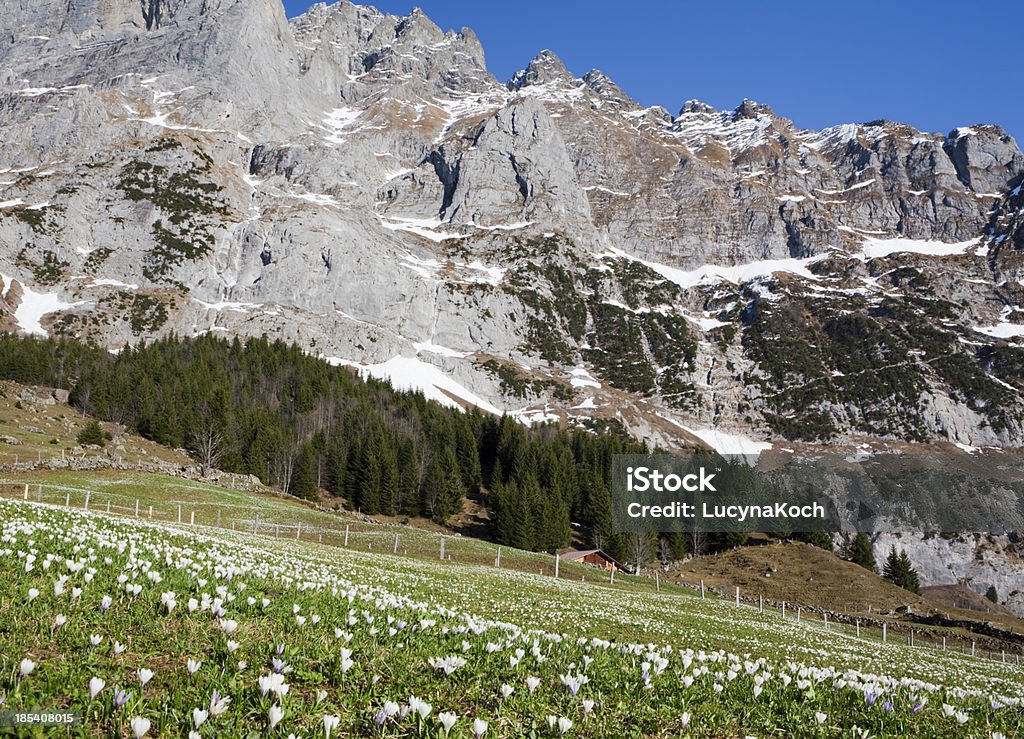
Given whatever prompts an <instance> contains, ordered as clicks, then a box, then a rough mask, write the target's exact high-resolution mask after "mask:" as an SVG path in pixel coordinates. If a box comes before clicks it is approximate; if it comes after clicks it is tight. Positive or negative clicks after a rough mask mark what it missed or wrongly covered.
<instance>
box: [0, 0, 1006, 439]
mask: <svg viewBox="0 0 1024 739" xmlns="http://www.w3.org/2000/svg"><path fill="white" fill-rule="evenodd" d="M0 30H2V31H3V33H2V34H0V107H2V110H3V114H2V115H3V126H2V127H0V144H2V146H0V274H2V275H3V282H4V286H3V290H2V292H0V298H2V301H0V315H2V321H3V322H4V325H5V326H6V327H7V328H15V327H20V328H21V329H23V330H26V331H32V332H35V333H40V334H42V333H47V334H50V335H69V336H89V337H93V338H95V339H97V340H98V341H101V342H103V343H105V344H106V345H108V346H109V347H110V348H111V349H116V348H118V347H120V346H123V345H124V344H125V343H128V342H137V341H141V340H145V339H147V338H150V337H153V336H157V335H161V334H164V333H167V332H171V331H175V332H178V333H192V332H209V331H215V332H224V333H227V334H235V335H241V336H254V335H256V336H258V335H263V334H266V335H269V336H279V337H281V338H284V339H286V340H290V341H295V342H298V343H300V344H301V345H303V346H304V347H306V348H307V349H308V350H309V351H310V352H312V353H314V354H317V355H321V356H324V357H327V358H331V359H332V361H336V362H339V363H347V364H352V365H357V366H360V367H363V368H365V370H366V371H367V372H369V373H371V374H374V375H377V376H388V377H391V378H393V380H394V382H395V383H396V385H399V386H402V387H421V388H423V389H424V390H425V391H426V392H427V393H428V395H430V396H431V397H435V398H437V399H439V400H441V401H442V402H447V403H456V404H464V405H465V404H472V405H477V406H480V407H482V408H485V409H487V410H491V411H495V412H498V411H512V412H516V413H518V414H519V415H520V416H521V417H522V418H523V419H524V420H526V421H531V420H549V419H555V418H559V419H564V420H567V421H569V422H572V423H580V424H603V423H607V422H609V421H612V422H616V421H617V422H621V423H622V424H624V425H625V426H626V427H627V428H629V429H631V430H633V431H634V432H635V433H637V434H638V435H641V436H644V437H646V438H649V439H651V440H654V441H656V442H659V443H662V444H666V445H678V444H682V443H692V442H693V441H695V440H697V439H701V440H703V441H705V442H706V443H711V444H714V445H716V446H718V447H720V448H731V449H737V448H741V449H747V450H752V449H757V448H760V447H761V446H763V445H764V444H767V443H771V442H772V441H778V440H780V439H783V438H785V439H789V440H796V441H806V442H815V441H830V442H841V443H848V444H851V445H856V444H860V443H864V442H866V443H871V444H875V445H877V444H887V443H888V444H898V443H903V442H907V441H948V442H952V443H956V444H959V445H961V446H972V447H973V446H982V445H993V446H1020V445H1021V444H1022V443H1024V425H1022V420H1024V404H1022V402H1021V389H1022V388H1024V375H1022V372H1024V348H1022V346H1021V345H1019V344H1018V342H1019V340H1020V337H1021V336H1024V320H1022V319H1021V316H1020V315H1019V314H1020V313H1021V312H1022V311H1024V308H1021V307H1020V306H1021V305H1024V297H1022V294H1021V293H1022V291H1024V288H1022V283H1021V279H1022V278H1024V274H1022V271H1021V270H1022V266H1021V264H1022V263H1021V253H1022V249H1024V236H1022V233H1024V225H1022V222H1021V213H1022V212H1024V211H1022V206H1024V203H1022V196H1021V187H1020V185H1021V180H1022V176H1024V157H1022V155H1021V152H1020V150H1019V148H1018V147H1017V144H1016V143H1015V142H1014V141H1013V139H1012V138H1011V137H1009V136H1008V135H1007V134H1006V133H1005V132H1004V131H1002V130H1001V129H1000V128H998V127H996V126H992V125H975V126H970V127H963V128H958V129H956V130H954V131H953V132H951V133H950V134H949V135H941V134H934V133H924V132H921V131H917V130H915V129H913V128H911V127H909V126H905V125H901V124H898V123H894V122H891V121H876V122H872V123H866V124H856V125H855V124H850V125H844V126H838V127H834V128H830V129H826V130H824V131H807V130H802V129H799V128H797V127H796V126H794V125H793V123H792V122H791V121H789V120H787V119H786V118H784V117H782V116H779V115H777V114H776V113H774V112H773V111H772V110H771V109H770V108H769V107H767V106H765V105H759V104H757V103H753V102H750V101H743V102H742V103H741V104H740V105H739V106H738V107H737V108H736V109H735V110H732V111H718V110H715V109H713V108H711V107H710V106H707V105H705V104H703V103H700V102H697V101H688V102H686V103H685V105H683V106H682V108H681V110H680V111H679V112H678V114H677V115H675V116H673V115H672V114H671V113H669V112H668V111H667V110H665V109H662V108H644V107H642V106H640V105H639V104H637V103H636V102H635V101H633V100H632V99H631V98H630V97H629V95H628V94H627V92H625V91H623V90H622V89H621V88H619V87H618V86H617V85H616V84H615V83H614V82H613V81H612V80H610V79H609V78H608V77H607V76H605V75H604V74H602V73H601V72H599V71H596V70H594V71H592V72H589V73H588V74H586V75H584V76H583V77H582V78H576V77H575V76H574V75H573V74H571V73H570V72H569V71H568V70H566V68H565V66H564V65H563V64H562V63H561V62H560V61H559V59H558V57H557V56H556V55H555V54H554V53H552V52H550V51H544V52H542V53H541V54H539V55H538V56H537V58H536V59H534V60H533V61H532V62H530V64H529V65H528V66H527V67H526V68H525V69H523V70H522V71H521V72H519V73H517V74H516V75H515V76H514V77H513V78H512V80H510V81H509V82H508V83H507V84H503V83H502V82H500V81H499V80H497V79H495V78H494V77H493V75H492V74H491V73H490V72H489V71H488V70H487V65H486V61H485V58H484V50H483V49H482V48H481V44H480V42H479V40H478V39H477V37H476V36H475V35H474V34H473V32H472V31H470V30H468V29H463V30H462V31H460V32H458V33H455V32H444V31H442V30H441V29H440V28H438V27H437V26H436V25H434V24H433V23H432V22H431V21H430V20H429V19H428V18H427V17H426V16H425V15H424V14H423V13H422V12H420V11H418V10H417V11H414V12H413V13H412V14H411V15H409V16H405V17H399V16H393V15H386V14H383V13H380V12H378V11H376V10H374V9H373V8H369V7H363V6H357V5H353V4H351V3H348V2H340V3H338V4H335V5H330V6H324V5H317V6H314V7H313V8H311V9H310V10H309V11H308V12H307V13H306V14H305V15H303V16H301V17H299V18H296V19H294V20H292V21H291V22H289V21H287V19H286V18H285V15H284V11H283V9H282V7H281V4H280V2H279V0H178V1H177V2H170V1H169V0H151V1H150V2H148V3H142V4H140V3H137V2H129V0H91V1H90V2H83V3H64V2H55V1H52V0H43V1H42V2H37V3H27V2H22V3H20V5H18V7H16V8H14V9H13V10H9V11H5V13H4V14H3V17H2V18H0Z"/></svg>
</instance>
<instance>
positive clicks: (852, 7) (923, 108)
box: [285, 0, 1024, 146]
mask: <svg viewBox="0 0 1024 739" xmlns="http://www.w3.org/2000/svg"><path fill="white" fill-rule="evenodd" d="M361 4H370V5H374V6H375V7H377V8H379V9H380V10H383V11H386V12H390V13H399V14H403V15H404V14H407V13H408V12H409V11H410V10H411V9H412V7H413V6H414V5H419V6H420V7H421V8H422V9H423V11H424V12H425V13H426V14H427V15H428V16H430V18H431V19H432V20H433V21H434V22H435V23H437V24H438V25H439V26H441V27H442V28H444V29H448V28H454V29H459V28H462V27H463V26H469V27H470V28H472V29H473V30H474V31H476V33H477V35H479V36H480V39H481V41H482V42H483V45H484V49H485V50H486V52H487V60H488V66H489V67H490V69H491V71H492V72H493V73H494V74H495V75H496V76H497V77H498V78H499V79H500V80H502V81H505V80H507V79H508V78H509V77H510V76H511V75H512V73H513V72H515V71H516V70H517V69H520V68H522V67H524V66H526V64H527V63H528V62H529V61H530V59H532V58H533V56H534V55H535V54H536V53H537V52H538V51H540V50H541V49H545V48H549V49H551V50H553V51H554V52H555V53H557V54H558V55H559V56H560V57H561V58H562V60H563V61H564V62H565V64H566V66H568V67H569V69H570V70H571V71H572V72H574V73H575V74H577V75H582V74H584V73H585V72H586V71H587V70H589V69H591V68H593V67H597V68H599V69H601V70H603V71H604V72H605V73H606V74H608V75H609V76H610V77H611V78H612V79H614V80H615V81H616V82H617V83H618V84H619V85H620V86H621V87H622V88H623V89H625V90H626V92H628V93H629V94H630V95H632V96H633V97H634V98H636V99H637V100H638V101H640V102H641V103H642V104H644V105H663V106H665V107H666V108H668V109H669V110H670V111H671V112H672V113H675V112H677V111H678V110H679V108H680V106H681V105H682V104H683V102H685V101H686V100H688V99H690V98H697V99H700V100H703V101H705V102H708V103H710V104H712V105H714V106H715V107H716V108H734V107H735V106H736V105H738V104H739V103H740V101H741V100H742V99H743V98H745V97H747V98H751V99H753V100H757V101H758V102H763V103H768V104H769V105H771V106H772V107H773V108H774V109H775V111H776V112H777V113H779V114H781V115H785V116H787V117H789V118H792V119H793V120H794V122H795V123H796V124H797V125H798V126H803V127H807V128H823V127H825V126H830V125H833V124H837V123H846V122H851V121H852V122H864V121H869V120H874V119H877V118H890V119H893V120H898V121H903V122H906V123H909V124H911V125H914V126H916V127H918V128H921V129H924V130H926V131H940V132H943V133H945V132H947V131H949V130H950V129H952V128H954V127H956V126H958V125H970V124H972V123H998V124H1000V125H1002V126H1003V127H1004V128H1006V129H1007V130H1008V131H1009V132H1010V133H1011V134H1012V135H1013V136H1014V137H1015V138H1016V139H1017V141H1018V144H1021V145H1022V146H1024V95H1022V94H1021V90H1022V87H1024V85H1022V83H1021V78H1020V75H1019V64H1020V34H1021V29H1022V28H1024V2H1022V1H1021V0H988V1H986V2H982V3H979V4H978V5H972V4H971V3H968V2H963V0H958V1H956V2H954V1H952V0H928V1H927V2H924V1H920V0H856V2H834V0H777V1H775V2H771V0H759V1H755V0H706V1H705V0H701V1H695V0H660V1H655V0H632V1H630V2H622V1H621V0H620V1H616V2H609V1H605V0H591V1H590V2H576V1H575V0H568V1H566V0H516V1H515V2H503V1H502V0H475V1H473V2H471V1H470V0H419V2H415V3H414V2H404V1H400V0H379V1H378V2H371V3H361ZM309 5H310V3H309V2H307V1H304V0H285V8H286V10H287V11H288V15H289V16H293V15H296V14H298V13H301V12H302V11H303V10H304V9H305V8H306V7H308V6H309Z"/></svg>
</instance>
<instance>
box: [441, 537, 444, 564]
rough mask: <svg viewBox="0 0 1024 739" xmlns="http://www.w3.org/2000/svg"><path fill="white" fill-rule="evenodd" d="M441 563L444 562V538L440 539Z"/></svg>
mask: <svg viewBox="0 0 1024 739" xmlns="http://www.w3.org/2000/svg"><path fill="white" fill-rule="evenodd" d="M441 561H442V562H444V537H443V536H442V537H441Z"/></svg>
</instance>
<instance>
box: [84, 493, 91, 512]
mask: <svg viewBox="0 0 1024 739" xmlns="http://www.w3.org/2000/svg"><path fill="white" fill-rule="evenodd" d="M90 495H91V493H89V492H88V491H86V493H85V510H89V496H90Z"/></svg>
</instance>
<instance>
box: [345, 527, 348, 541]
mask: <svg viewBox="0 0 1024 739" xmlns="http://www.w3.org/2000/svg"><path fill="white" fill-rule="evenodd" d="M345 546H348V524H345Z"/></svg>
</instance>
